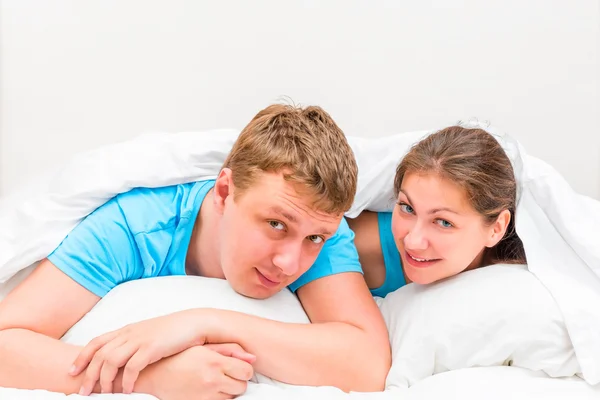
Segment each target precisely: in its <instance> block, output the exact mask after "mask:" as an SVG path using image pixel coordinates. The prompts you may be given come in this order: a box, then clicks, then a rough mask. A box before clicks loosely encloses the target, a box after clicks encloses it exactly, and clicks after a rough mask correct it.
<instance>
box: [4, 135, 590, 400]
mask: <svg viewBox="0 0 600 400" xmlns="http://www.w3.org/2000/svg"><path fill="white" fill-rule="evenodd" d="M488 130H489V128H488ZM428 133H429V132H426V131H423V132H412V133H406V134H401V135H395V136H390V137H385V138H379V139H364V138H356V137H350V138H349V141H350V143H351V146H352V147H353V150H354V152H355V154H356V157H357V161H358V165H359V185H358V193H357V196H356V200H355V203H354V205H353V207H352V209H351V210H350V211H349V213H348V215H349V216H355V215H357V214H358V213H359V212H360V211H362V210H364V209H371V210H389V209H391V207H392V205H393V202H394V200H393V198H392V183H393V176H394V172H395V166H396V165H397V163H398V162H399V160H400V158H401V157H402V156H403V155H404V154H405V153H406V152H407V151H408V149H409V148H410V146H411V145H412V144H413V143H415V142H416V141H417V140H418V139H420V138H421V137H423V136H424V135H426V134H428ZM237 134H238V132H237V131H231V130H222V131H211V132H203V133H194V132H187V133H178V134H162V133H160V134H149V135H143V136H140V137H138V138H136V139H134V140H131V141H128V142H123V143H120V144H115V145H111V146H106V147H103V148H100V149H96V150H93V151H90V152H86V153H82V154H80V155H78V156H77V157H75V158H74V159H72V160H70V161H69V162H68V163H67V164H66V165H65V166H64V167H63V168H61V169H60V170H59V171H57V172H53V173H51V174H49V176H48V177H47V178H46V179H44V180H41V181H38V184H37V185H26V186H25V187H24V189H23V191H22V192H20V193H16V194H15V195H14V196H13V197H12V198H8V199H3V201H2V203H1V204H0V282H5V284H4V285H3V286H2V285H0V298H1V297H2V295H3V294H5V293H6V292H7V291H8V290H9V289H10V287H11V286H13V285H14V284H16V283H17V282H18V281H20V279H21V278H22V277H23V276H24V275H25V274H26V273H27V271H25V270H23V269H24V267H26V266H28V265H30V264H32V263H34V262H36V261H37V260H39V259H41V258H43V257H45V256H46V255H47V254H49V252H51V251H52V250H53V249H54V247H56V246H57V245H58V244H59V243H60V241H61V240H62V239H63V238H64V237H65V236H66V234H68V232H69V231H70V230H71V229H72V228H73V227H74V226H75V225H76V224H77V223H78V222H79V221H80V220H81V219H82V218H83V217H85V216H86V215H87V214H89V213H90V212H91V211H93V210H94V209H95V208H96V207H98V206H100V205H101V204H103V203H104V202H105V201H106V200H108V199H109V198H111V197H112V196H114V195H115V194H117V193H121V192H124V191H127V190H129V189H131V188H133V187H137V186H164V185H169V184H176V183H181V182H188V181H193V180H199V179H206V178H210V177H214V176H215V175H216V174H217V172H218V170H219V168H220V166H221V163H222V162H223V160H224V159H225V156H226V154H227V152H228V151H229V149H230V148H231V144H232V143H233V142H234V140H235V138H236V137H237ZM498 139H499V141H500V142H501V143H502V144H503V146H504V148H505V149H506V151H507V152H508V154H509V156H510V157H511V161H512V162H513V165H514V167H515V171H516V174H517V179H518V183H519V199H518V207H517V219H516V221H517V232H518V233H519V235H520V237H521V238H522V239H523V242H524V244H525V249H526V252H527V257H528V261H529V265H528V269H527V268H524V267H518V266H502V265H501V266H495V267H488V268H485V269H481V270H476V271H471V272H469V273H465V274H461V275H460V276H458V277H455V278H453V279H450V280H448V281H445V282H443V283H440V284H436V285H431V286H428V287H419V286H417V285H408V286H406V287H404V288H402V289H400V290H399V291H397V292H395V293H393V294H392V295H390V296H388V297H386V298H385V299H379V305H380V308H381V310H382V312H383V314H384V317H385V318H386V323H387V324H388V329H389V331H390V340H391V343H392V350H393V365H392V369H391V371H390V374H389V376H388V379H387V382H386V387H387V391H386V392H384V393H381V394H369V395H359V394H353V395H344V394H342V393H341V392H339V391H338V390H336V389H333V388H298V387H292V386H288V385H283V384H280V383H277V382H273V381H271V380H269V379H267V378H265V377H261V376H257V377H256V379H255V382H256V383H255V384H252V385H251V386H250V388H249V391H248V393H247V395H246V396H247V397H249V398H253V396H254V398H290V397H293V396H295V395H297V396H299V397H303V398H304V397H308V396H317V397H319V398H322V397H326V398H336V396H341V397H344V398H346V397H347V396H350V397H356V396H359V397H362V396H369V397H373V398H375V397H378V398H386V397H391V396H392V395H394V394H401V395H402V396H406V397H405V398H408V399H413V398H415V399H416V398H431V397H436V398H437V396H438V395H443V398H449V399H453V398H470V396H473V398H475V396H478V398H479V397H481V396H485V397H486V398H492V397H490V396H499V397H498V398H500V397H502V394H504V397H503V398H505V397H506V396H507V395H508V394H510V396H508V397H510V398H519V395H523V396H524V397H523V398H537V397H536V396H538V395H539V398H542V396H543V398H544V399H547V398H552V397H551V396H555V395H556V396H558V395H559V394H560V393H562V392H563V391H565V392H566V391H568V392H569V393H570V395H569V398H579V397H574V396H576V395H580V396H581V397H580V398H587V396H595V398H597V397H598V394H599V392H598V390H599V389H598V385H597V384H598V383H599V382H600V335H599V334H598V332H600V307H598V304H600V235H598V233H597V231H596V229H597V226H598V225H599V224H600V203H599V202H597V201H595V200H592V199H590V198H587V197H584V196H581V195H578V194H577V193H575V192H573V190H572V189H571V188H570V187H569V185H568V184H567V183H566V182H565V181H564V179H563V178H562V177H561V176H560V175H559V174H558V173H557V172H556V171H555V170H553V169H552V168H551V167H550V166H549V165H548V164H546V163H544V162H542V161H541V160H539V159H536V158H534V157H531V156H529V155H527V154H526V153H525V151H524V150H523V148H522V147H521V146H520V145H519V144H518V143H517V142H515V141H513V140H511V139H510V138H509V137H508V136H505V135H502V134H498ZM18 272H20V273H19V274H18V275H17V276H15V274H17V273H18ZM11 278H12V279H11ZM146 281H147V282H144V281H139V282H131V283H129V284H126V285H122V286H123V287H120V288H118V289H119V290H114V291H113V292H111V293H110V294H109V295H108V296H106V297H105V298H104V299H103V300H102V301H101V302H100V303H99V304H98V306H97V307H96V308H94V310H92V312H90V313H89V314H88V315H87V316H86V317H85V318H84V319H83V320H82V321H80V323H78V324H77V325H76V326H75V327H73V329H72V330H71V331H69V333H68V334H67V335H66V337H65V338H64V340H67V341H70V342H73V343H79V342H81V343H83V342H85V340H88V339H89V338H91V337H93V336H94V335H95V334H98V333H101V332H102V331H106V330H108V329H111V327H112V325H114V324H117V325H119V324H125V323H128V322H131V321H133V320H137V319H141V318H144V317H149V316H151V315H146V314H144V313H143V312H142V313H140V312H139V310H140V307H135V304H130V308H129V310H130V311H129V312H127V311H126V310H127V307H124V308H123V310H121V311H122V312H120V315H122V318H121V319H113V320H110V319H107V318H105V317H103V313H106V312H108V310H111V309H113V310H114V305H113V306H111V304H119V305H120V306H119V307H120V308H122V307H123V304H129V303H127V301H126V299H132V298H137V299H146V298H145V297H144V293H148V292H151V291H150V290H149V289H148V288H147V285H158V287H157V288H155V289H156V290H159V292H161V293H163V294H164V295H165V296H166V295H168V293H169V292H170V291H172V290H174V289H173V287H174V286H175V285H174V283H173V282H174V281H173V280H170V279H165V278H160V279H157V280H146ZM185 285H191V286H190V289H189V293H190V294H189V296H187V297H186V296H183V297H182V296H181V293H184V292H185V290H184V289H182V287H186V286H185ZM198 285H202V286H203V290H201V291H200V292H203V293H214V295H213V296H212V297H210V296H201V297H198V296H197V295H195V294H197V293H198V292H199V291H198V290H197V286H198ZM220 285H225V286H222V287H221V286H220ZM192 286H193V289H192ZM176 287H177V291H178V293H179V296H171V297H176V298H178V299H182V298H183V299H185V302H183V301H182V302H181V303H179V302H166V303H165V304H166V306H165V307H166V308H164V307H163V308H160V307H158V308H154V307H147V306H146V307H143V308H142V309H146V310H147V309H153V310H155V311H156V312H161V310H162V312H163V313H167V312H172V311H174V310H176V309H180V308H182V307H191V306H198V307H203V306H204V307H207V306H210V304H213V306H220V307H222V308H232V309H239V310H242V311H245V312H250V313H256V314H259V315H263V316H265V317H271V318H274V319H279V318H283V317H286V318H289V316H290V315H292V316H293V315H295V316H296V317H297V318H300V320H301V319H302V318H306V317H305V316H304V315H303V314H302V312H301V307H299V305H298V304H294V302H293V297H290V298H288V297H285V296H287V295H288V294H287V293H282V294H280V295H279V296H278V297H277V298H274V299H269V300H267V301H264V302H262V303H252V304H249V303H244V302H242V301H241V300H240V299H239V298H238V297H239V296H236V295H235V294H234V293H231V297H230V300H229V301H225V300H223V294H222V293H223V291H224V290H226V288H227V287H228V286H227V285H226V284H225V283H224V282H216V281H213V280H202V278H200V279H199V280H194V279H191V280H186V281H185V283H184V282H179V281H178V282H177V285H176ZM215 291H217V292H218V296H217V292H215ZM131 292H135V293H136V295H135V296H132V295H131ZM152 292H154V293H156V291H154V290H153V291H152ZM216 299H218V304H217V303H213V302H214V301H217V300H216ZM140 301H141V300H140ZM146 301H151V299H146ZM142 304H143V303H142ZM259 304H260V305H259ZM266 305H269V306H268V307H267V306H266ZM111 307H112V308H111ZM290 309H293V310H295V311H294V312H292V313H290ZM135 310H138V311H135ZM271 313H274V314H271ZM108 321H111V322H108ZM111 324H112V325H111ZM465 332H466V334H465ZM508 365H511V367H509V366H508ZM540 374H541V375H540ZM551 377H555V378H551ZM586 381H587V382H586ZM592 385H596V388H594V387H592ZM571 394H572V395H571ZM9 395H11V396H13V395H14V396H25V395H26V396H28V397H26V398H34V397H32V396H36V395H39V396H43V397H40V398H51V397H50V396H54V394H50V393H47V392H37V391H35V392H34V391H32V392H29V391H14V390H9V389H2V390H0V398H2V399H4V398H11V397H5V396H9ZM56 396H59V397H60V395H56ZM73 397H77V396H73ZM117 397H118V396H116V395H115V398H117ZM138 397H140V396H138ZM394 397H396V396H394ZM16 398H19V397H16ZM140 398H144V396H141V397H140ZM146 398H148V396H146ZM493 398H495V397H493ZM557 398H558V397H557ZM590 398H592V397H590Z"/></svg>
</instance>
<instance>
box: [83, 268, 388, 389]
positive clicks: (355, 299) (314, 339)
mask: <svg viewBox="0 0 600 400" xmlns="http://www.w3.org/2000/svg"><path fill="white" fill-rule="evenodd" d="M298 295H299V296H300V298H301V301H302V303H303V305H304V308H305V310H306V312H307V314H308V316H309V317H310V319H311V320H312V322H313V323H311V324H292V323H284V322H279V321H273V320H268V319H264V318H259V317H256V316H252V315H247V314H243V313H239V312H235V311H228V310H220V309H205V308H199V309H198V308H197V309H190V310H186V311H180V312H177V313H173V314H170V315H166V316H162V317H157V318H153V319H150V320H146V321H141V322H138V323H135V324H132V325H129V326H126V327H124V328H122V329H119V330H117V331H114V332H110V333H107V334H105V335H102V336H99V337H97V338H96V339H94V340H92V341H91V342H90V343H89V344H88V345H87V346H86V347H85V348H84V350H83V351H82V352H81V353H80V354H79V356H78V357H77V359H76V361H75V365H76V371H75V373H76V374H79V373H80V371H82V370H83V369H85V368H86V367H87V371H86V372H85V375H86V378H85V380H84V383H83V385H84V387H85V393H89V392H91V390H92V388H93V387H94V385H96V383H97V382H98V381H99V380H100V382H112V381H113V380H114V379H115V378H114V376H112V375H111V373H110V371H115V370H116V369H117V368H121V367H124V366H125V367H126V373H125V374H124V376H123V386H124V387H126V388H127V389H126V390H130V389H129V388H131V387H132V386H133V383H134V382H135V381H136V379H137V374H138V373H139V372H140V371H142V370H144V368H146V366H148V365H150V364H152V363H154V362H156V361H157V360H160V359H161V358H163V357H169V356H171V355H173V354H177V353H178V352H180V351H182V350H183V349H186V348H189V347H192V346H196V345H198V344H202V343H206V342H209V343H238V344H239V345H241V346H242V348H243V349H244V350H245V351H247V352H249V353H251V354H254V355H255V356H256V361H254V363H253V366H254V369H255V371H257V372H260V373H262V374H263V375H266V376H268V377H270V378H273V379H276V380H279V381H282V382H286V383H290V384H296V385H311V386H336V387H338V388H340V389H342V390H344V391H379V390H383V388H384V382H385V378H386V376H387V373H388V371H389V369H390V364H391V354H390V344H389V339H388V335H387V329H386V326H385V324H384V321H383V317H382V315H381V313H380V311H379V308H378V307H377V305H376V303H375V301H374V300H373V297H371V295H370V293H369V291H368V289H367V287H366V283H365V281H364V279H363V278H362V276H361V274H360V273H356V272H346V273H340V274H335V275H330V276H327V277H323V278H320V279H317V280H314V281H312V282H310V283H308V284H306V285H304V286H303V287H302V288H301V289H299V290H298ZM172 332H177V334H175V335H173V334H172ZM117 344H119V345H121V348H122V349H126V350H114V349H115V346H117ZM136 387H137V383H136Z"/></svg>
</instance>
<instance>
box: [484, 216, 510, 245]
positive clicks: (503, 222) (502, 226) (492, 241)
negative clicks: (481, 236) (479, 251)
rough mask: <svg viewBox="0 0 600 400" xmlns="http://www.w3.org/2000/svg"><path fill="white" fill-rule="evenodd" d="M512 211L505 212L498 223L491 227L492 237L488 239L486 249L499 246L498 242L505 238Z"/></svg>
mask: <svg viewBox="0 0 600 400" xmlns="http://www.w3.org/2000/svg"><path fill="white" fill-rule="evenodd" d="M510 218H511V215H510V211H508V210H503V211H502V212H501V213H500V215H498V218H497V219H496V222H494V223H493V224H492V225H491V226H490V236H489V237H488V240H487V243H486V244H485V245H486V247H494V246H495V245H497V244H498V242H499V241H500V240H501V239H502V238H503V237H504V233H506V229H508V224H509V223H510Z"/></svg>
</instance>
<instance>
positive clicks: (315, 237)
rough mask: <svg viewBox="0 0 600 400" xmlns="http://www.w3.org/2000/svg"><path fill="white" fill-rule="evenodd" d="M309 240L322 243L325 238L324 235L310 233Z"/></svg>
mask: <svg viewBox="0 0 600 400" xmlns="http://www.w3.org/2000/svg"><path fill="white" fill-rule="evenodd" d="M308 240H310V241H311V242H313V243H315V244H321V243H323V242H324V240H325V239H323V236H319V235H310V236H308Z"/></svg>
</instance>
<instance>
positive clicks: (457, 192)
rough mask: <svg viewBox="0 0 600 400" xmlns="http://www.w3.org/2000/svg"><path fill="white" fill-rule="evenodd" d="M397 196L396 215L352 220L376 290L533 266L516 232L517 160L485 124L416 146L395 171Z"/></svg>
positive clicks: (445, 132)
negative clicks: (502, 266)
mask: <svg viewBox="0 0 600 400" xmlns="http://www.w3.org/2000/svg"><path fill="white" fill-rule="evenodd" d="M394 193H395V195H396V199H397V204H396V206H395V207H394V210H393V211H392V212H380V213H373V212H369V211H365V212H363V213H361V214H360V215H359V216H358V217H357V218H355V219H348V224H349V225H350V227H351V228H352V230H353V231H354V232H355V244H356V247H357V250H358V254H359V258H360V261H361V265H362V268H363V271H364V276H365V280H366V282H367V285H368V286H369V288H370V289H371V293H372V294H373V295H375V296H380V297H385V296H386V295H387V294H388V293H390V292H393V291H394V290H397V289H398V288H400V287H401V286H403V285H405V284H406V283H410V282H415V283H418V284H428V283H432V282H435V281H438V280H440V279H444V278H448V277H450V276H453V275H456V274H458V273H460V272H462V271H466V270H470V269H474V268H479V267H482V266H485V265H490V264H497V263H515V264H524V263H526V258H525V250H524V248H523V244H522V242H521V240H520V239H519V237H518V236H517V234H516V232H515V229H514V226H515V225H514V215H515V202H516V181H515V177H514V173H513V169H512V165H511V163H510V160H509V159H508V157H507V155H506V153H505V152H504V150H503V149H502V147H501V146H500V144H499V143H498V142H497V141H496V140H495V139H494V137H492V135H490V134H489V133H488V132H486V131H484V130H483V129H468V128H463V127H460V126H452V127H449V128H445V129H443V130H441V131H439V132H436V133H434V134H431V135H429V136H428V137H426V138H425V139H423V140H422V141H420V142H419V143H417V144H416V145H415V146H414V147H413V148H412V149H411V150H410V151H409V153H408V154H407V155H406V156H405V157H404V159H403V160H402V161H401V162H400V165H399V166H398V168H397V170H396V176H395V179H394Z"/></svg>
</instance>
